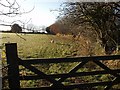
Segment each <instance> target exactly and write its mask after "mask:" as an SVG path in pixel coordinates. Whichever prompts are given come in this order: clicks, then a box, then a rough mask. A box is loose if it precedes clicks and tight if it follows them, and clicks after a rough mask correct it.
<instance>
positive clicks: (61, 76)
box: [20, 69, 120, 80]
mask: <svg viewBox="0 0 120 90" xmlns="http://www.w3.org/2000/svg"><path fill="white" fill-rule="evenodd" d="M112 72H113V73H120V69H115V70H112ZM109 73H111V72H110V71H106V70H102V71H92V72H76V73H64V74H51V75H46V76H39V75H36V76H20V79H21V80H37V79H45V78H69V77H77V76H90V75H98V74H109Z"/></svg>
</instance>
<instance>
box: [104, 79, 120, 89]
mask: <svg viewBox="0 0 120 90" xmlns="http://www.w3.org/2000/svg"><path fill="white" fill-rule="evenodd" d="M115 83H117V84H119V83H120V78H118V77H117V78H115V79H114V80H113V81H112V82H111V83H109V84H108V85H107V87H106V88H105V90H110V88H111V87H112V86H113V85H115Z"/></svg>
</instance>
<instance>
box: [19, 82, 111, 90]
mask: <svg viewBox="0 0 120 90" xmlns="http://www.w3.org/2000/svg"><path fill="white" fill-rule="evenodd" d="M109 83H111V81H106V82H96V83H85V84H73V85H67V86H62V87H60V86H58V87H37V88H31V89H39V90H71V89H72V90H73V89H75V88H78V89H80V90H81V89H82V90H89V89H90V88H91V90H96V89H94V87H95V86H106V85H108V84H109ZM92 87H93V88H92ZM21 89H25V90H26V89H30V88H21Z"/></svg>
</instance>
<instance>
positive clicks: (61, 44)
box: [0, 33, 120, 90]
mask: <svg viewBox="0 0 120 90" xmlns="http://www.w3.org/2000/svg"><path fill="white" fill-rule="evenodd" d="M0 36H2V37H1V40H2V45H1V47H0V48H1V49H2V50H3V52H2V58H3V59H5V58H6V57H5V47H4V45H5V43H17V46H18V55H19V57H20V58H56V57H76V56H90V55H104V49H103V48H101V47H100V45H99V44H97V43H92V42H90V41H89V39H87V38H85V37H84V38H83V37H81V38H79V39H78V38H77V37H76V38H73V37H72V36H71V35H47V34H25V35H24V34H23V35H21V34H18V35H17V34H14V33H0ZM107 63H108V64H110V66H112V65H113V64H114V61H110V62H107ZM77 64H78V63H58V64H42V65H39V66H36V68H38V69H40V70H41V71H43V72H44V73H46V74H54V73H66V72H69V71H70V70H71V69H72V68H74V67H75V66H76V65H77ZM116 65H120V62H117V63H116V62H115V65H114V66H116ZM86 66H87V68H86V67H83V68H81V69H79V70H78V71H80V72H83V71H91V70H92V69H93V68H94V70H97V69H100V67H98V66H95V64H93V63H91V62H90V63H88V64H87V65H86ZM114 66H113V67H114ZM117 67H118V66H117ZM20 68H21V69H23V68H24V67H20ZM20 74H21V75H32V74H33V73H32V72H30V71H28V70H21V71H20ZM95 78H97V79H95ZM111 78H112V77H111V76H110V75H96V76H85V77H76V78H71V79H67V80H66V81H65V82H64V83H65V84H68V83H70V82H76V81H77V82H79V81H81V80H82V81H84V82H88V81H90V82H91V81H94V82H96V81H107V80H110V79H111ZM45 85H49V83H48V82H46V81H44V80H37V81H34V80H28V81H21V87H37V86H45ZM100 90H101V89H100Z"/></svg>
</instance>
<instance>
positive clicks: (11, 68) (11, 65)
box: [5, 43, 20, 89]
mask: <svg viewBox="0 0 120 90" xmlns="http://www.w3.org/2000/svg"><path fill="white" fill-rule="evenodd" d="M5 47H6V58H7V64H8V83H9V88H10V89H15V88H16V89H17V88H20V80H19V64H18V55H17V44H16V43H7V44H5Z"/></svg>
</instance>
